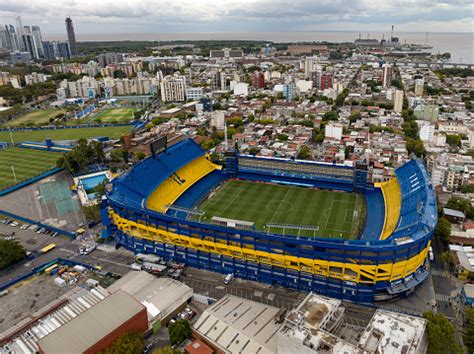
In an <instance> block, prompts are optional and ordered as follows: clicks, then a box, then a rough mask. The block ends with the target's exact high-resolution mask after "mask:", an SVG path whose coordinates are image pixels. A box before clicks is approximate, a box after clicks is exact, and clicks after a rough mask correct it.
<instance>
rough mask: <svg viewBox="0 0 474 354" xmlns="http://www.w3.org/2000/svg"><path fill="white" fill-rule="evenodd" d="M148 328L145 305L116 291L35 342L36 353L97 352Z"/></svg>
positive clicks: (124, 293) (122, 292)
mask: <svg viewBox="0 0 474 354" xmlns="http://www.w3.org/2000/svg"><path fill="white" fill-rule="evenodd" d="M147 329H148V320H147V313H146V308H145V306H143V305H142V304H140V303H139V302H138V301H136V300H135V299H134V298H133V297H131V296H130V295H129V294H127V293H126V292H124V291H120V290H119V291H117V292H115V293H113V294H112V295H110V296H108V297H106V298H105V299H104V300H102V301H101V302H99V303H98V304H96V305H95V306H93V307H91V308H89V309H88V310H86V311H84V312H83V313H81V314H80V315H78V316H76V317H75V318H74V319H72V320H71V321H69V322H67V323H66V324H64V325H62V326H60V327H59V328H57V329H56V330H54V331H53V332H51V333H49V334H48V335H46V336H45V337H43V338H41V339H40V340H39V341H38V347H39V352H40V353H41V354H47V353H87V354H88V353H91V354H92V353H96V352H98V351H100V350H103V349H105V348H107V347H109V346H110V345H111V344H112V343H113V342H114V341H115V340H117V339H118V338H119V337H120V336H121V335H123V334H124V333H126V332H130V331H138V332H142V333H144V332H145V331H146V330H147Z"/></svg>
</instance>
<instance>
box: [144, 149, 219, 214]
mask: <svg viewBox="0 0 474 354" xmlns="http://www.w3.org/2000/svg"><path fill="white" fill-rule="evenodd" d="M220 168H221V167H220V166H218V165H215V164H213V163H212V162H210V161H209V160H207V159H206V158H205V157H202V156H201V157H198V158H197V159H195V160H193V161H192V162H190V163H189V164H187V165H186V166H184V167H182V168H181V169H179V170H178V171H176V173H174V174H172V175H171V176H170V177H168V178H167V179H166V180H165V181H164V182H163V183H161V184H160V185H159V186H158V187H157V188H156V189H155V190H154V191H153V192H152V193H151V194H150V196H149V197H148V200H147V202H146V206H147V208H148V209H151V210H155V211H158V212H160V213H165V212H166V211H167V209H168V206H169V205H171V204H173V203H174V202H175V201H176V200H177V199H178V198H179V197H180V196H181V195H182V194H183V193H184V192H185V191H186V190H187V189H188V188H189V187H191V186H192V185H193V184H194V183H196V182H197V181H199V180H200V179H201V178H203V177H205V176H206V175H208V174H209V173H211V172H212V171H214V170H216V169H220Z"/></svg>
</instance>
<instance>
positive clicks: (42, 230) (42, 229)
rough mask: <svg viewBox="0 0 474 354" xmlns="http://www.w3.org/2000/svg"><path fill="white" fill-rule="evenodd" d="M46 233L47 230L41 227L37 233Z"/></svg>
mask: <svg viewBox="0 0 474 354" xmlns="http://www.w3.org/2000/svg"><path fill="white" fill-rule="evenodd" d="M45 231H46V229H45V228H44V227H41V228H39V229H38V230H36V233H37V234H42V233H44V232H45Z"/></svg>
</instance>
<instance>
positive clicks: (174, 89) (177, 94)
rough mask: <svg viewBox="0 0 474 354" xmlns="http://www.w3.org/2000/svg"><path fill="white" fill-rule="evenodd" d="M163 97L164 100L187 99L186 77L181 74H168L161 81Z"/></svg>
mask: <svg viewBox="0 0 474 354" xmlns="http://www.w3.org/2000/svg"><path fill="white" fill-rule="evenodd" d="M160 87H161V99H162V100H163V101H164V102H182V101H185V100H186V78H185V77H184V76H181V75H175V76H166V77H164V78H163V80H162V81H161V83H160Z"/></svg>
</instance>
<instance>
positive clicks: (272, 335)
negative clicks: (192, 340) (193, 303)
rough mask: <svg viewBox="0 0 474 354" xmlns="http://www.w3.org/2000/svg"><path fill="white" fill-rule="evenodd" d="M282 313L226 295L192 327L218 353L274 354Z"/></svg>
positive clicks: (272, 308) (260, 304)
mask: <svg viewBox="0 0 474 354" xmlns="http://www.w3.org/2000/svg"><path fill="white" fill-rule="evenodd" d="M279 313H280V310H279V309H278V308H276V307H273V306H269V305H264V304H262V303H259V302H255V301H250V300H246V299H242V298H240V297H237V296H233V295H226V296H224V297H223V298H222V299H220V300H219V301H217V302H215V303H214V304H213V305H212V306H211V307H209V308H207V309H206V311H204V313H203V314H202V315H201V317H200V318H199V319H198V320H197V321H196V322H195V323H194V325H193V328H192V329H193V334H194V335H195V336H196V337H198V338H200V339H202V340H203V341H204V342H206V343H208V344H209V345H210V346H211V347H213V348H214V349H215V350H216V351H217V352H219V353H259V354H267V353H275V352H276V351H277V340H276V333H277V332H278V329H279V328H280V326H281V322H280V323H278V322H277V320H278V314H279Z"/></svg>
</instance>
